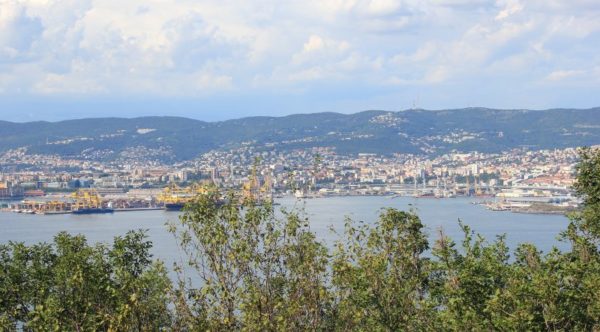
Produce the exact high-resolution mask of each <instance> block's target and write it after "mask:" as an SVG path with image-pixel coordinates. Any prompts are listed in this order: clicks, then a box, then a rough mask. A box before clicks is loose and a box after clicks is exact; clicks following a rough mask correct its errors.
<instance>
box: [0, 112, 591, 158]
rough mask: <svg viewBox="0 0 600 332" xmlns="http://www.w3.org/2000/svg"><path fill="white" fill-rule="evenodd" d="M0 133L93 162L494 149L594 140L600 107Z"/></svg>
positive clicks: (111, 122)
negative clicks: (251, 151)
mask: <svg viewBox="0 0 600 332" xmlns="http://www.w3.org/2000/svg"><path fill="white" fill-rule="evenodd" d="M0 137H1V139H0V152H1V151H6V150H8V149H14V148H19V147H27V148H28V151H29V152H31V153H44V154H59V155H62V156H87V157H89V158H99V159H111V158H116V157H118V156H120V155H122V154H124V153H125V154H127V153H144V152H146V153H149V154H154V155H156V156H157V157H160V158H163V159H169V160H184V159H190V158H194V157H195V156H197V155H198V154H200V153H203V152H206V151H209V150H212V149H226V148H232V147H236V146H240V145H242V144H248V143H250V144H252V145H254V146H256V147H257V148H267V147H269V148H270V147H273V146H274V147H276V148H277V149H280V150H289V149H296V148H306V147H315V146H329V147H334V148H335V149H336V151H337V152H338V153H341V154H354V153H361V152H371V153H382V154H387V153H396V152H399V153H421V154H429V155H435V154H440V153H445V152H448V151H451V150H457V151H483V152H500V151H505V150H508V149H512V148H518V147H524V146H526V147H529V148H531V149H544V148H564V147H575V146H583V145H595V144H600V108H593V109H584V110H576V109H552V110H544V111H530V110H494V109H485V108H467V109H456V110H442V111H427V110H408V111H400V112H388V111H365V112H360V113H355V114H339V113H315V114H297V115H290V116H284V117H248V118H242V119H236V120H228V121H222V122H204V121H199V120H193V119H187V118H180V117H140V118H133V119H125V118H98V119H79V120H68V121H61V122H41V121H40V122H28V123H12V122H4V121H0ZM140 151H141V152H140Z"/></svg>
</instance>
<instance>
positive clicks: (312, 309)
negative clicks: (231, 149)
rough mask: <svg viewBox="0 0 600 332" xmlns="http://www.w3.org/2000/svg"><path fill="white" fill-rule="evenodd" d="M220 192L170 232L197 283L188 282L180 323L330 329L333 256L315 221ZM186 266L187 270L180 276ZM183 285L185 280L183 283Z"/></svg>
mask: <svg viewBox="0 0 600 332" xmlns="http://www.w3.org/2000/svg"><path fill="white" fill-rule="evenodd" d="M219 199H220V195H219V193H218V191H217V190H216V188H211V190H210V191H209V193H208V194H207V195H205V196H203V197H200V198H199V199H198V200H197V201H196V202H195V203H194V204H193V205H192V206H190V207H189V208H188V212H187V213H186V214H185V215H184V216H183V217H182V218H181V226H180V227H177V226H175V225H171V227H170V230H171V231H172V232H173V233H174V234H176V236H177V238H178V240H179V242H180V244H181V247H182V248H183V250H184V251H185V252H186V254H187V255H188V257H189V261H188V262H187V266H188V267H190V268H192V269H193V270H194V271H195V272H197V275H198V277H199V280H196V281H197V282H196V284H194V282H193V281H192V280H190V279H188V280H181V282H180V283H179V286H180V287H179V289H178V294H179V295H180V296H181V295H184V294H187V296H188V299H189V301H187V300H186V299H184V300H183V301H181V302H179V304H181V305H179V306H177V309H178V310H177V311H178V315H177V317H178V318H179V324H183V325H184V326H193V325H195V324H200V325H201V326H204V327H206V328H208V329H209V330H232V329H239V330H247V331H261V330H316V329H320V328H322V327H323V326H325V324H327V317H328V314H329V311H330V294H329V293H328V291H327V287H326V284H327V273H326V267H327V262H328V260H327V250H326V247H325V246H324V245H323V244H321V243H320V242H319V241H317V240H316V238H315V235H314V234H313V233H312V232H310V230H309V226H308V220H307V219H303V218H301V217H300V216H299V215H298V214H297V213H288V212H285V211H284V212H283V218H276V216H275V213H274V209H273V207H272V206H271V205H270V204H263V205H260V204H257V202H255V201H254V200H253V199H248V200H245V201H244V202H242V203H239V201H238V199H237V198H236V197H235V196H234V195H233V194H230V195H229V197H228V199H227V200H226V202H225V203H224V204H223V205H221V202H220V200H219ZM185 268H186V267H185V266H180V267H179V271H180V272H182V271H184V269H185ZM182 279H183V278H182Z"/></svg>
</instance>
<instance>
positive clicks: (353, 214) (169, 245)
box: [0, 197, 568, 263]
mask: <svg viewBox="0 0 600 332" xmlns="http://www.w3.org/2000/svg"><path fill="white" fill-rule="evenodd" d="M279 202H280V203H281V207H286V208H288V209H289V208H292V207H298V208H304V210H305V211H306V214H307V216H308V217H309V219H310V220H311V228H312V230H313V231H314V232H316V233H317V235H318V236H319V237H320V238H322V239H324V240H325V241H327V242H328V243H330V244H331V243H333V242H334V241H335V240H337V239H338V237H337V235H335V234H333V233H331V232H330V228H331V227H332V226H333V228H334V229H336V230H338V231H341V230H343V225H344V217H345V216H349V217H350V218H352V219H354V220H357V221H358V220H362V221H365V222H367V223H371V222H373V221H375V220H376V219H377V216H378V214H379V212H380V209H381V208H383V207H394V208H399V209H404V210H406V209H410V208H414V209H416V210H417V212H418V214H419V215H420V217H421V219H422V220H423V222H424V223H425V225H426V226H427V231H428V233H429V234H430V237H431V238H432V239H434V238H435V237H436V233H437V230H438V229H439V228H440V227H442V228H443V229H444V231H445V233H446V234H448V235H449V236H450V237H452V238H454V239H455V240H456V241H457V242H459V241H460V240H461V239H462V233H461V231H460V228H459V226H458V219H459V218H460V219H461V220H462V221H463V222H464V223H465V224H467V225H470V226H471V227H472V228H473V229H474V230H475V231H477V232H479V233H480V234H482V235H483V236H485V237H486V238H487V239H488V240H493V239H494V238H495V236H496V235H497V234H502V233H506V235H507V242H508V244H509V246H510V247H511V248H514V247H515V246H516V245H517V244H518V243H523V242H530V243H533V244H535V245H537V246H538V248H540V249H542V250H544V251H548V250H549V249H551V247H552V246H557V247H559V248H560V249H566V248H567V247H568V246H567V245H566V244H564V243H560V242H558V241H557V240H556V236H557V235H558V234H559V232H560V231H561V230H563V229H565V228H566V226H567V223H568V220H567V218H565V217H563V216H554V215H529V214H515V213H510V212H494V211H488V210H486V209H485V208H484V207H482V206H479V205H473V204H470V202H471V200H469V199H466V198H455V199H414V198H408V197H402V198H389V197H331V198H319V199H309V200H306V201H305V202H304V203H302V202H298V201H297V200H295V199H293V198H284V199H280V200H279ZM177 217H178V213H176V212H165V211H143V212H120V213H114V214H109V215H53V216H43V215H24V214H17V213H8V212H6V213H0V243H6V242H8V241H11V240H13V241H23V242H26V243H28V244H32V243H37V242H40V241H51V240H52V237H53V236H54V235H55V234H56V233H57V232H60V231H68V232H70V233H73V234H75V233H81V234H84V235H86V237H87V238H88V240H89V241H90V242H98V241H102V242H110V241H112V238H113V237H114V236H115V235H122V234H124V233H125V232H127V231H128V230H131V229H139V228H143V229H147V230H148V234H149V236H150V239H151V240H152V242H153V243H154V254H155V255H156V257H158V258H160V259H162V260H164V261H166V262H169V263H170V262H173V261H179V260H180V251H179V250H178V248H177V245H176V243H175V241H174V240H173V237H172V236H171V234H169V233H168V232H167V231H166V228H165V223H166V222H167V221H177Z"/></svg>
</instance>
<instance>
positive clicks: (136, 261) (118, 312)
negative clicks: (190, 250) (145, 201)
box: [0, 231, 170, 331]
mask: <svg viewBox="0 0 600 332" xmlns="http://www.w3.org/2000/svg"><path fill="white" fill-rule="evenodd" d="M150 246H151V245H150V242H148V241H146V240H145V235H144V233H143V232H141V231H138V232H133V231H132V232H128V233H127V234H126V235H125V236H124V237H116V238H115V240H114V243H113V246H112V247H111V248H107V247H105V246H103V245H96V246H90V245H88V244H87V242H86V239H85V237H83V236H81V235H77V236H71V235H68V234H66V233H59V234H58V235H57V236H56V237H55V238H54V242H53V243H52V244H44V243H43V244H38V245H33V246H26V245H24V244H23V243H16V242H10V243H8V244H6V245H2V246H0V266H1V270H0V330H16V329H17V327H21V328H22V329H23V330H32V331H38V330H41V331H43V330H61V331H93V330H105V331H106V330H112V331H133V330H138V331H139V330H150V329H153V328H155V327H160V326H167V325H168V324H169V321H170V316H169V311H168V308H167V305H168V299H169V297H168V296H169V287H170V283H169V280H168V278H167V275H166V270H165V268H164V267H163V266H162V264H161V263H159V262H152V261H151V255H150V253H149V249H150Z"/></svg>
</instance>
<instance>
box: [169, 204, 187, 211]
mask: <svg viewBox="0 0 600 332" xmlns="http://www.w3.org/2000/svg"><path fill="white" fill-rule="evenodd" d="M184 206H185V203H166V204H165V210H167V211H181V210H183V207H184Z"/></svg>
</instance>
